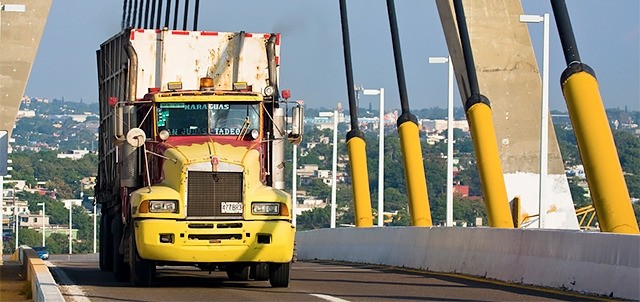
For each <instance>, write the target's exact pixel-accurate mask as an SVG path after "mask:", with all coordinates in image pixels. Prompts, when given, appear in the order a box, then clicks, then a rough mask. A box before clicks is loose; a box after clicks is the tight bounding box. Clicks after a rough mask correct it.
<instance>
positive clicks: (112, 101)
mask: <svg viewBox="0 0 640 302" xmlns="http://www.w3.org/2000/svg"><path fill="white" fill-rule="evenodd" d="M116 104H118V98H117V97H115V96H112V97H109V106H111V107H114V106H115V105H116Z"/></svg>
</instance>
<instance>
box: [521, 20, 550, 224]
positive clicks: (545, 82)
mask: <svg viewBox="0 0 640 302" xmlns="http://www.w3.org/2000/svg"><path fill="white" fill-rule="evenodd" d="M520 22H523V23H540V22H542V24H543V27H544V34H543V52H542V106H541V112H540V115H541V116H542V118H541V119H540V185H539V186H540V187H539V190H540V191H539V196H538V198H539V199H538V213H539V214H538V228H542V226H543V225H544V224H543V222H544V216H545V215H544V207H543V206H542V204H543V202H544V199H545V197H546V190H545V183H546V176H547V164H548V157H549V154H548V152H549V147H548V146H549V14H544V15H542V16H539V15H520Z"/></svg>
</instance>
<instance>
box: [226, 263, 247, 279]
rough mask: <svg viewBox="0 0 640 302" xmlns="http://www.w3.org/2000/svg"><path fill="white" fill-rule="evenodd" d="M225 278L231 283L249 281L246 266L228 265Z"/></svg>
mask: <svg viewBox="0 0 640 302" xmlns="http://www.w3.org/2000/svg"><path fill="white" fill-rule="evenodd" d="M226 270H227V276H228V277H229V280H231V281H247V280H249V266H248V265H228V266H227V269H226Z"/></svg>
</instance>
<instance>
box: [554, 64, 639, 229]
mask: <svg viewBox="0 0 640 302" xmlns="http://www.w3.org/2000/svg"><path fill="white" fill-rule="evenodd" d="M562 92H563V94H564V97H565V100H566V103H567V108H568V110H569V116H570V117H571V123H572V124H573V129H574V132H575V135H576V140H577V142H578V149H579V150H580V157H581V158H582V163H583V165H584V168H585V173H586V176H587V182H588V183H589V190H590V191H591V198H592V199H593V204H594V207H595V208H596V214H597V216H598V222H599V223H600V230H601V231H603V232H612V233H624V234H639V233H640V232H639V231H638V222H637V221H636V218H635V215H634V212H633V207H632V206H631V199H630V198H629V191H628V189H627V185H626V183H625V180H624V176H623V174H622V167H621V165H620V160H619V158H618V153H617V150H616V146H615V142H614V140H613V135H612V134H611V128H610V127H609V121H608V119H607V114H606V112H605V109H604V105H603V104H602V99H601V97H600V91H599V89H598V81H597V80H596V78H595V77H594V76H592V75H591V74H589V73H588V72H586V71H579V72H576V73H573V74H571V75H569V76H568V77H567V78H566V80H565V81H564V82H563V83H562Z"/></svg>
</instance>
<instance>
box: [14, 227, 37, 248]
mask: <svg viewBox="0 0 640 302" xmlns="http://www.w3.org/2000/svg"><path fill="white" fill-rule="evenodd" d="M18 236H19V237H18V244H19V245H28V246H31V247H33V246H41V245H42V233H41V232H40V231H39V230H33V229H27V228H20V232H19V233H18ZM14 245H15V244H14Z"/></svg>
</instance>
